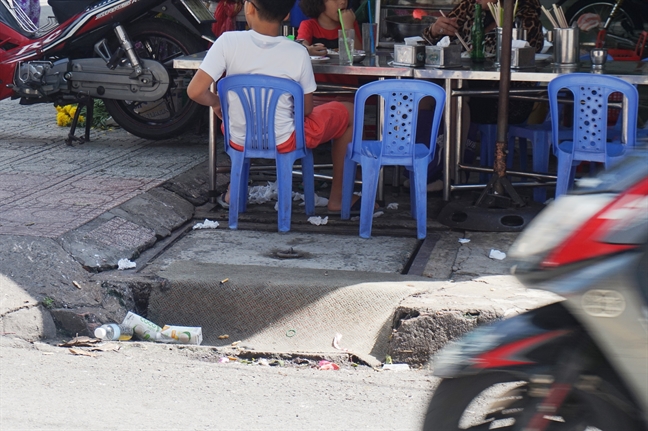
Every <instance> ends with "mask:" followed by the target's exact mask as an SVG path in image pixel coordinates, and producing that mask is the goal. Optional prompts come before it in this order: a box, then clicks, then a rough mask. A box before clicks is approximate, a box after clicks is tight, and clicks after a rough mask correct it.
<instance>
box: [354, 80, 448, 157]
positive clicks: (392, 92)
mask: <svg viewBox="0 0 648 431" xmlns="http://www.w3.org/2000/svg"><path fill="white" fill-rule="evenodd" d="M373 95H379V96H381V97H382V98H383V103H384V108H385V113H384V119H383V128H382V145H381V146H380V151H381V154H374V156H376V157H380V158H381V159H382V162H381V163H382V164H383V165H389V164H402V162H403V160H404V159H407V158H410V159H412V158H413V157H414V151H415V148H414V144H416V143H419V144H426V145H427V146H428V148H429V152H428V156H429V157H430V158H431V157H433V156H434V150H435V148H436V137H437V133H438V131H439V124H440V121H441V116H442V114H443V106H444V104H445V91H444V90H443V88H441V87H440V86H439V85H437V84H434V83H432V82H428V81H422V80H413V79H412V80H410V79H389V80H384V81H374V82H370V83H368V84H365V85H363V86H361V87H360V88H359V89H358V90H357V91H356V95H355V106H354V109H355V112H354V115H355V124H354V131H353V134H354V136H353V143H354V145H361V142H362V132H363V129H364V121H365V115H364V106H365V103H366V101H367V99H368V98H369V97H371V96H373ZM428 96H431V97H433V98H434V99H435V101H436V103H435V108H434V115H433V120H432V133H431V136H430V142H425V143H424V142H414V141H415V138H416V124H417V119H418V110H419V103H420V101H421V99H423V98H424V97H428ZM379 103H380V102H379ZM417 156H420V154H418V155H417Z"/></svg>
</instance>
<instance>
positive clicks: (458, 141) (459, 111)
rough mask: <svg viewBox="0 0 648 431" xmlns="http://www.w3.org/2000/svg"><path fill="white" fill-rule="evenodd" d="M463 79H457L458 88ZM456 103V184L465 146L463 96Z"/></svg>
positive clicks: (458, 181) (459, 181)
mask: <svg viewBox="0 0 648 431" xmlns="http://www.w3.org/2000/svg"><path fill="white" fill-rule="evenodd" d="M462 82H463V80H461V79H457V88H461V85H462ZM456 103H457V111H456V112H457V115H456V116H455V121H456V128H455V130H454V132H455V157H454V181H455V184H460V183H461V180H460V178H461V177H460V176H459V164H460V163H461V161H462V159H463V158H462V151H461V150H462V147H463V142H462V141H461V138H462V135H463V133H462V131H463V130H462V129H463V121H462V120H463V103H464V101H463V97H461V96H459V97H457V98H456Z"/></svg>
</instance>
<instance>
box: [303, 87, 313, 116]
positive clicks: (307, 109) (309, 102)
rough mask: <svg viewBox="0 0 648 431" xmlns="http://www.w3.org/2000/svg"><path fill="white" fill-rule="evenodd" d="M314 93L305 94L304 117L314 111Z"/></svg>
mask: <svg viewBox="0 0 648 431" xmlns="http://www.w3.org/2000/svg"><path fill="white" fill-rule="evenodd" d="M313 104H314V102H313V93H308V94H304V117H308V116H309V115H310V113H311V112H313Z"/></svg>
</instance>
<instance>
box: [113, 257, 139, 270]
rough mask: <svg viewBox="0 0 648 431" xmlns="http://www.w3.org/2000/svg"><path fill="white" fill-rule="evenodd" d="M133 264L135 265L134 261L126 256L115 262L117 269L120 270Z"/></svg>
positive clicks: (129, 267) (133, 266) (132, 266)
mask: <svg viewBox="0 0 648 431" xmlns="http://www.w3.org/2000/svg"><path fill="white" fill-rule="evenodd" d="M135 266H137V264H136V263H135V262H131V261H130V260H128V259H126V258H122V259H119V261H118V262H117V269H121V270H124V269H131V268H135Z"/></svg>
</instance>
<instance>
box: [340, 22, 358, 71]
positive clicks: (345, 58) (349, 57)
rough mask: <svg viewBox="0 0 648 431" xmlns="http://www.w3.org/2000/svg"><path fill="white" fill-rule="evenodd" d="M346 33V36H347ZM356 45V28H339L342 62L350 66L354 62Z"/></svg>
mask: <svg viewBox="0 0 648 431" xmlns="http://www.w3.org/2000/svg"><path fill="white" fill-rule="evenodd" d="M345 34H346V37H345ZM354 46H355V30H354V29H349V30H344V31H343V30H342V29H340V30H338V49H339V53H340V55H339V59H340V64H344V65H347V66H350V65H352V64H353V53H354Z"/></svg>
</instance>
